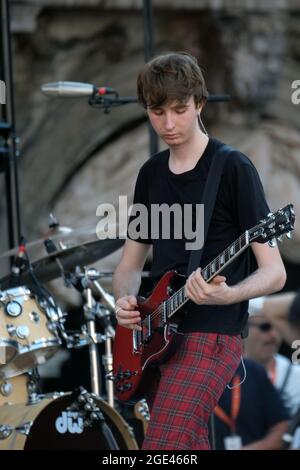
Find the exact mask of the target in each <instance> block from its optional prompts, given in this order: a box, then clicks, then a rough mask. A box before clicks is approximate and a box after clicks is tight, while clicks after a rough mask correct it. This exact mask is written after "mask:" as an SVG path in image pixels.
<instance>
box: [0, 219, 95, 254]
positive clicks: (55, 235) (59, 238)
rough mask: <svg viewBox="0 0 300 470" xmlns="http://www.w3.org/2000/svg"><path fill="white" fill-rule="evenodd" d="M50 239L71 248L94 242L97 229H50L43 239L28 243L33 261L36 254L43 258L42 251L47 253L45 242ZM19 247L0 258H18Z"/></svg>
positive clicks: (65, 227)
mask: <svg viewBox="0 0 300 470" xmlns="http://www.w3.org/2000/svg"><path fill="white" fill-rule="evenodd" d="M48 238H50V239H51V240H52V241H53V242H54V243H59V242H62V243H63V244H64V245H67V246H69V245H70V244H72V245H78V244H79V243H81V242H86V241H92V240H94V239H95V238H96V227H95V224H94V225H93V226H90V227H80V228H74V227H67V226H60V225H59V226H56V227H54V228H51V229H49V230H48V231H47V232H46V233H45V234H44V236H43V237H41V238H37V239H36V240H32V241H30V242H26V251H27V253H28V255H29V257H30V259H31V260H32V258H33V257H34V256H35V254H36V253H39V257H40V256H41V250H43V251H45V246H44V242H45V240H47V239H48ZM18 250H19V247H18V246H16V247H14V248H11V249H10V250H8V251H5V252H4V253H1V254H0V258H5V257H9V256H16V255H17V253H18Z"/></svg>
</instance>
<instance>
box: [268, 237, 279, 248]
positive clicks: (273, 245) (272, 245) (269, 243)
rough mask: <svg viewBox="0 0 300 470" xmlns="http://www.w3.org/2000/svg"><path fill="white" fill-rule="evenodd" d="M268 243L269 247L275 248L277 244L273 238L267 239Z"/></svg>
mask: <svg viewBox="0 0 300 470" xmlns="http://www.w3.org/2000/svg"><path fill="white" fill-rule="evenodd" d="M268 245H269V246H270V247H271V248H275V246H277V242H276V239H275V238H272V240H269V241H268Z"/></svg>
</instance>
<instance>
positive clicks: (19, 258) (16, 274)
mask: <svg viewBox="0 0 300 470" xmlns="http://www.w3.org/2000/svg"><path fill="white" fill-rule="evenodd" d="M25 264H26V247H25V243H23V242H21V243H20V245H19V248H18V253H17V255H16V257H15V261H14V263H13V265H12V267H11V271H10V284H11V285H12V287H16V286H19V285H20V284H21V274H22V270H23V269H24V267H25Z"/></svg>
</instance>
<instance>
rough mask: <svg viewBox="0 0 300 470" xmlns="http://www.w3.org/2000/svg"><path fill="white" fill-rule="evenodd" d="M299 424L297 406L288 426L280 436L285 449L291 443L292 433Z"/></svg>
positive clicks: (299, 412)
mask: <svg viewBox="0 0 300 470" xmlns="http://www.w3.org/2000/svg"><path fill="white" fill-rule="evenodd" d="M299 425H300V408H298V411H297V413H296V414H295V415H294V416H293V418H292V419H291V420H290V422H289V425H288V428H287V430H286V432H285V433H284V434H283V436H282V440H283V442H284V448H285V449H287V448H288V447H289V446H290V445H291V444H292V442H293V438H294V433H295V431H296V429H297V427H298V426H299Z"/></svg>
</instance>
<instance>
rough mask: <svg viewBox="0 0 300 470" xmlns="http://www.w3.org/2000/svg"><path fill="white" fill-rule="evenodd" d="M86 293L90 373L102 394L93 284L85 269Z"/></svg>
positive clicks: (94, 390) (95, 389)
mask: <svg viewBox="0 0 300 470" xmlns="http://www.w3.org/2000/svg"><path fill="white" fill-rule="evenodd" d="M81 282H82V286H83V289H84V293H85V298H86V304H85V305H84V308H83V310H84V316H85V320H86V322H87V332H88V335H89V337H90V340H91V341H90V343H89V356H90V373H91V386H92V392H93V393H95V394H96V395H98V396H100V389H101V377H100V374H99V370H100V368H99V355H98V349H97V335H96V322H95V312H94V305H93V303H94V302H93V295H92V285H91V279H90V277H89V272H88V270H87V269H85V276H84V277H83V278H82V280H81Z"/></svg>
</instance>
